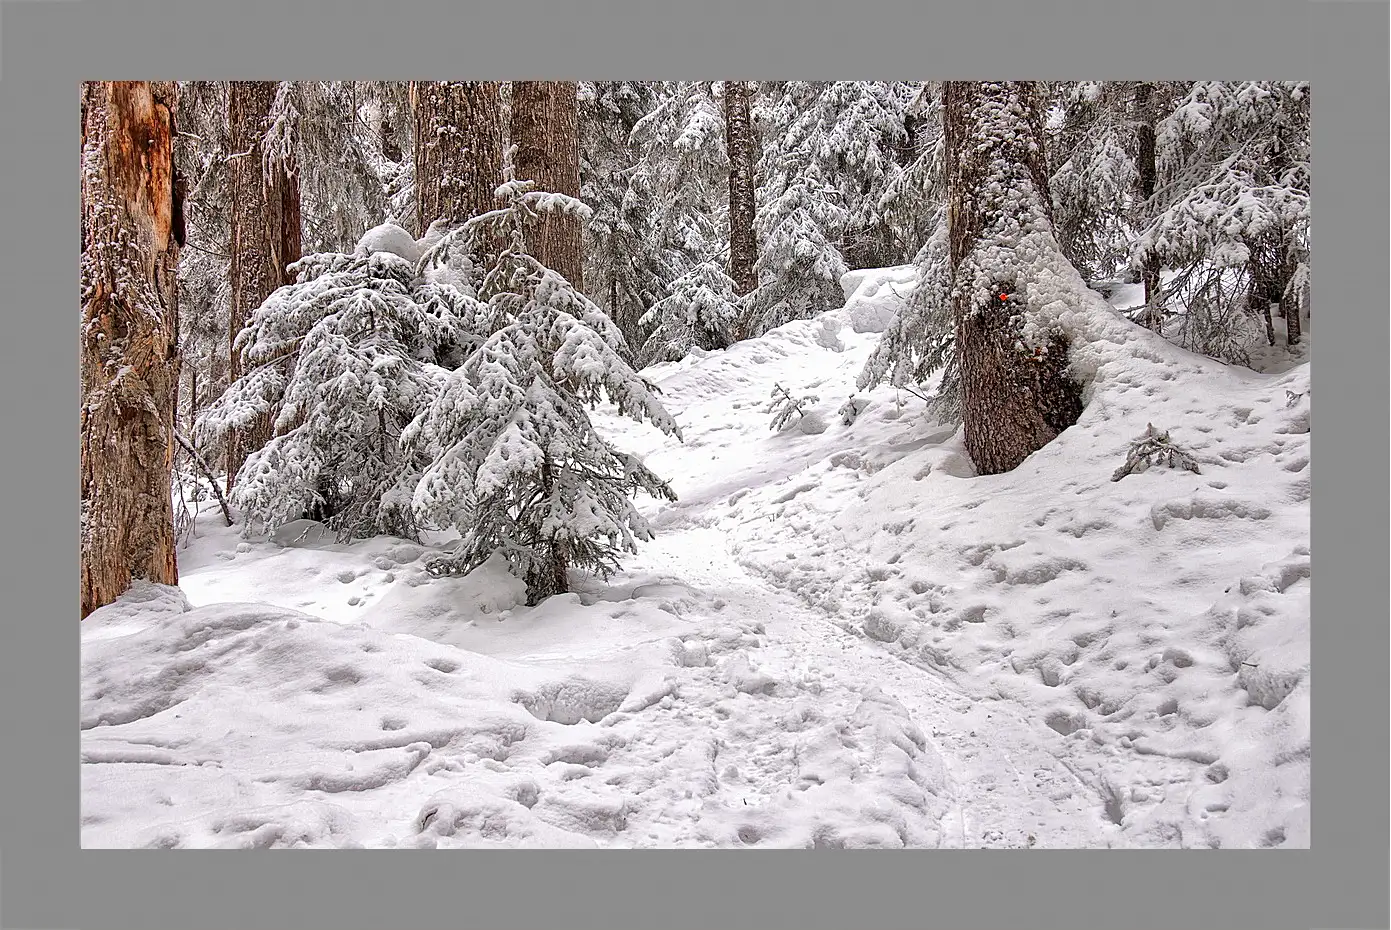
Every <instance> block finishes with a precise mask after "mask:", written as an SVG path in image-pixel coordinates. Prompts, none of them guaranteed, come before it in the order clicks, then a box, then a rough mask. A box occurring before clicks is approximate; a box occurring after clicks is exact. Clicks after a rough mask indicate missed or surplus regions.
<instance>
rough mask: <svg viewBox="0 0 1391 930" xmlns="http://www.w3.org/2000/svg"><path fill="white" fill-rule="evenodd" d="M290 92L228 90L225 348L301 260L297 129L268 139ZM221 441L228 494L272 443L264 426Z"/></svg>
mask: <svg viewBox="0 0 1391 930" xmlns="http://www.w3.org/2000/svg"><path fill="white" fill-rule="evenodd" d="M284 93H288V89H287V88H284V87H283V86H282V85H280V84H279V83H277V82H275V81H232V82H230V84H229V85H228V88H227V122H228V133H229V136H230V143H231V147H232V149H233V152H234V153H235V154H233V155H231V156H229V157H228V187H229V198H228V200H229V202H228V214H229V218H230V221H231V235H230V242H229V248H230V251H231V258H230V261H229V262H228V266H227V275H228V281H229V289H230V303H229V307H230V314H229V318H228V337H227V339H228V344H229V346H230V345H231V343H232V342H233V341H234V340H235V339H236V338H237V334H238V333H240V332H241V330H242V327H243V326H245V324H246V320H247V317H248V316H250V314H251V313H252V311H253V310H254V309H255V308H256V307H259V306H260V305H261V303H262V302H263V301H264V300H265V299H266V297H268V296H269V295H270V293H271V292H272V291H274V290H275V289H276V288H278V287H280V286H282V285H284V284H288V283H289V282H290V280H291V274H290V272H289V271H288V267H289V265H291V264H292V263H293V262H295V261H297V260H298V259H299V257H300V194H299V182H298V171H297V169H296V165H295V150H296V148H297V144H296V141H295V139H294V138H293V133H294V132H296V131H297V127H296V126H293V125H292V126H289V127H288V128H284V127H278V128H279V129H280V131H282V132H289V133H291V136H290V137H289V138H287V139H276V138H274V137H272V136H270V134H269V133H270V130H271V128H272V126H271V109H272V107H273V106H274V104H275V102H276V98H277V96H278V95H281V94H284ZM228 359H229V362H230V364H229V370H228V377H229V378H230V379H231V380H233V381H235V380H236V379H237V378H239V377H241V358H240V356H239V355H238V354H237V353H236V352H234V351H230V350H229V354H228ZM225 438H226V450H227V479H228V490H229V491H230V490H231V482H232V480H233V478H234V476H235V475H236V473H237V471H238V470H239V469H240V468H241V465H242V462H243V461H245V458H246V455H247V453H248V452H252V451H255V450H256V449H259V448H260V447H261V446H263V445H264V444H265V441H266V440H267V439H269V438H270V420H269V417H268V416H267V417H266V418H264V419H262V420H261V421H259V422H255V423H250V424H247V425H246V426H245V427H244V428H243V429H239V430H234V431H233V432H232V433H230V434H229V435H228V436H227V437H225Z"/></svg>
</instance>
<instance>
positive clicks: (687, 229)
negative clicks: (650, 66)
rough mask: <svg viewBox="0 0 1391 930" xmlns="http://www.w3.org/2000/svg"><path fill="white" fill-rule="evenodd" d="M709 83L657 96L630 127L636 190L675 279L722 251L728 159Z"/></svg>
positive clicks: (669, 87)
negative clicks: (644, 199)
mask: <svg viewBox="0 0 1391 930" xmlns="http://www.w3.org/2000/svg"><path fill="white" fill-rule="evenodd" d="M713 94H714V90H713V87H712V86H710V85H709V84H708V83H706V82H699V81H682V82H678V83H673V84H670V85H667V86H665V87H663V88H662V89H661V99H660V100H659V101H658V103H657V106H656V108H655V109H653V110H652V112H650V113H648V114H647V115H646V116H644V117H643V118H642V119H641V120H639V121H638V123H637V125H635V126H634V127H633V134H632V141H633V144H634V145H635V146H636V147H637V149H638V151H639V153H640V156H639V159H638V163H637V165H636V166H635V167H634V171H633V175H632V178H633V183H634V186H635V187H636V188H637V189H638V190H641V191H644V192H650V195H651V204H652V209H653V211H654V215H655V217H656V230H655V232H656V239H657V241H658V242H659V243H661V246H662V248H663V249H665V250H666V252H667V261H666V265H667V267H668V268H669V269H670V274H671V275H672V278H673V279H674V278H675V277H679V276H680V275H682V274H684V273H685V272H686V271H687V270H688V269H689V268H691V267H692V266H694V265H698V264H700V263H702V262H705V261H708V260H711V259H718V258H719V256H720V255H721V253H722V252H723V251H724V249H725V248H727V234H726V230H727V225H726V216H725V214H726V211H727V207H728V203H727V201H728V198H727V196H726V194H727V186H726V185H727V183H728V176H729V158H728V155H727V153H726V152H725V145H724V139H725V125H724V114H723V112H722V111H721V108H720V107H719V106H718V105H717V104H716V102H715V99H714V96H713Z"/></svg>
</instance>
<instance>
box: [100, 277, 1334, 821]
mask: <svg viewBox="0 0 1391 930" xmlns="http://www.w3.org/2000/svg"><path fill="white" fill-rule="evenodd" d="M844 283H845V286H846V290H847V293H848V294H850V297H849V300H848V302H847V305H846V306H845V307H844V308H840V309H838V310H836V311H833V312H831V313H828V314H824V315H823V316H822V317H820V318H818V319H816V320H812V321H805V322H797V323H791V324H788V325H787V326H784V327H781V328H780V329H778V330H775V331H773V332H771V333H769V334H767V335H766V336H764V337H762V338H760V339H757V340H750V341H748V342H744V343H740V344H738V345H736V346H735V347H733V348H732V349H730V350H727V351H724V352H715V353H708V354H707V353H702V352H697V353H695V355H694V356H691V357H688V358H687V359H685V360H683V361H681V362H677V363H671V364H665V365H660V366H656V367H654V368H652V369H649V370H648V374H649V377H652V378H653V379H654V380H656V381H657V382H658V384H659V386H660V387H661V389H662V391H663V394H662V400H663V403H664V404H665V405H666V407H667V409H669V410H670V411H671V412H672V413H673V414H674V415H675V416H676V417H677V419H678V421H679V422H680V424H681V427H682V430H683V432H684V434H685V437H686V441H685V443H684V445H683V444H678V443H676V442H674V441H673V440H671V439H669V438H668V437H665V436H663V435H662V434H661V433H660V432H658V431H657V430H655V429H653V428H651V427H647V426H642V425H637V424H633V423H632V422H630V421H627V420H625V419H622V418H619V417H617V416H614V415H612V411H603V410H601V411H600V412H599V414H598V416H597V417H596V422H598V423H599V424H600V426H601V428H602V429H603V430H604V431H605V432H606V433H607V434H608V435H609V436H610V438H612V439H613V440H614V441H615V442H616V443H617V444H618V445H619V446H620V447H621V448H624V449H626V450H628V451H633V452H637V453H639V454H642V455H644V456H645V458H646V461H647V464H648V465H649V466H651V467H652V468H653V469H654V470H655V471H656V472H657V473H658V474H659V475H661V476H663V477H664V478H667V479H669V480H670V482H671V484H672V486H673V487H674V488H675V489H676V490H677V492H678V493H679V494H680V500H678V501H677V502H675V503H674V504H669V505H668V504H659V503H657V502H652V501H644V502H643V503H642V507H643V509H644V511H645V512H646V513H647V515H648V516H649V518H650V519H652V520H653V522H654V526H655V528H656V530H657V532H658V534H659V535H658V538H657V540H656V541H655V542H653V543H649V544H647V545H645V546H644V547H643V548H642V551H641V553H640V554H639V555H638V556H636V557H633V558H631V559H629V560H628V561H627V562H626V563H625V565H624V570H623V572H622V573H621V574H620V575H619V576H616V577H615V578H613V579H611V580H610V581H609V582H608V583H602V582H600V581H598V580H596V579H588V578H576V582H577V584H576V588H577V590H576V593H573V594H569V595H565V596H561V597H556V598H552V599H551V600H549V601H547V602H546V603H544V604H542V605H541V606H539V607H536V608H527V607H524V606H521V604H522V601H523V598H522V590H521V587H520V585H519V584H518V583H517V582H516V581H515V579H512V578H510V577H509V576H507V575H506V573H505V571H504V570H503V569H502V568H501V567H500V566H499V565H497V564H496V563H492V564H489V565H487V566H485V567H484V568H482V569H480V570H479V571H478V572H475V573H474V574H473V575H471V576H469V577H467V578H461V579H460V578H443V579H435V578H431V577H429V576H428V575H426V574H425V572H424V569H423V563H424V561H425V560H426V559H427V558H428V557H429V552H430V549H431V548H432V547H431V546H421V545H415V544H412V543H408V542H404V541H401V540H395V539H386V538H379V539H374V540H367V541H364V542H360V543H356V544H353V545H350V546H340V545H336V544H334V543H332V542H331V541H330V540H328V539H325V538H323V537H321V536H319V535H318V534H317V533H316V532H315V531H314V529H313V527H312V526H311V527H308V532H306V533H304V534H303V535H300V530H303V529H305V528H306V527H294V528H291V529H290V530H288V531H285V532H282V533H281V534H279V535H278V539H277V540H272V541H266V540H249V541H248V540H242V539H240V538H239V537H238V536H237V535H236V533H237V531H236V530H235V529H226V528H224V527H222V526H221V525H220V521H218V520H217V519H216V518H215V516H214V513H213V512H212V511H209V512H208V513H206V515H205V516H203V517H202V518H201V519H200V521H199V524H198V528H197V534H198V537H197V538H196V539H195V540H194V541H193V543H192V544H191V545H190V546H189V547H188V548H186V549H184V550H183V551H182V552H181V554H180V555H181V561H180V571H181V585H180V587H181V590H176V589H168V588H158V587H154V586H149V585H141V586H138V587H137V588H136V589H134V590H133V591H132V592H131V593H130V594H129V595H128V596H127V597H125V598H124V599H122V601H120V602H118V603H117V604H114V605H112V606H110V607H107V608H104V609H103V610H101V611H98V612H97V613H94V614H93V615H92V616H90V617H89V618H88V619H87V620H86V621H84V623H83V629H82V666H83V668H82V727H83V730H82V741H81V744H82V762H83V767H82V775H83V778H82V840H83V845H84V846H85V847H88V848H92V847H130V846H155V847H199V846H233V847H236V846H327V847H341V846H367V847H383V846H441V847H445V846H509V847H510V846H608V847H633V846H726V847H745V846H762V847H839V846H852V847H857V846H888V847H897V846H944V847H1024V848H1045V847H1059V846H1072V847H1078V846H1116V847H1123V846H1184V847H1208V846H1226V847H1234V846H1235V847H1240V846H1245V847H1253V846H1286V847H1290V846H1296V847H1305V846H1308V845H1309V829H1310V812H1309V777H1310V731H1309V701H1310V692H1309V687H1310V683H1309V654H1310V647H1309V620H1310V608H1309V591H1310V587H1309V585H1310V578H1309V574H1310V572H1309V567H1310V551H1309V474H1310V472H1309V429H1310V420H1309V409H1310V408H1309V403H1310V402H1309V365H1308V363H1307V362H1301V363H1299V364H1296V365H1294V367H1291V368H1289V369H1288V370H1286V371H1283V372H1280V373H1277V374H1257V373H1254V372H1251V371H1243V370H1238V369H1233V368H1229V367H1227V366H1224V365H1222V364H1220V363H1217V362H1213V361H1210V360H1208V359H1204V358H1200V357H1197V356H1193V355H1191V354H1189V353H1186V352H1184V351H1182V350H1180V349H1177V348H1175V347H1173V346H1171V345H1169V344H1167V343H1164V342H1163V341H1162V340H1159V339H1158V338H1157V337H1153V336H1151V335H1150V334H1147V333H1144V332H1143V331H1141V330H1138V329H1136V330H1135V331H1134V332H1133V333H1128V334H1124V337H1125V338H1126V339H1129V340H1131V342H1130V343H1128V345H1130V346H1131V348H1133V349H1134V351H1133V352H1129V353H1122V354H1121V355H1120V356H1119V357H1118V359H1117V358H1112V360H1111V361H1109V362H1107V363H1105V364H1102V365H1101V366H1100V367H1099V368H1098V370H1097V374H1096V381H1095V384H1094V387H1093V389H1092V390H1091V391H1090V392H1089V402H1088V405H1087V409H1086V411H1085V412H1084V414H1083V417H1082V419H1081V421H1080V422H1079V423H1078V424H1077V425H1076V426H1075V427H1073V428H1072V429H1069V430H1067V431H1066V432H1065V433H1064V434H1062V436H1060V437H1059V438H1058V439H1057V440H1055V441H1054V442H1053V443H1051V444H1050V445H1049V446H1047V447H1046V448H1045V449H1043V450H1041V451H1040V452H1038V453H1037V454H1035V455H1033V456H1031V457H1030V458H1029V459H1028V460H1026V461H1025V462H1024V463H1023V465H1021V466H1020V467H1019V468H1018V469H1016V470H1015V471H1014V472H1011V473H1009V474H1006V475H999V476H993V477H974V476H973V469H972V468H971V464H970V461H969V459H968V458H967V456H966V454H965V451H964V449H963V447H962V444H961V438H960V434H959V432H958V431H954V430H953V429H951V428H950V427H944V426H942V425H940V424H935V423H932V422H930V421H928V420H926V419H925V418H924V417H923V415H922V406H923V404H922V401H921V400H919V399H918V398H916V397H913V396H911V395H909V394H906V393H900V392H896V391H894V390H893V389H890V388H884V389H879V390H875V391H873V392H868V393H861V394H857V392H856V391H855V389H854V382H855V377H856V375H857V374H858V372H859V370H860V367H861V366H862V365H863V363H864V360H865V358H866V357H867V355H868V353H869V352H870V350H871V349H872V348H873V346H874V343H875V341H876V340H877V338H878V333H879V332H880V331H881V330H882V329H883V328H884V326H885V325H886V324H887V322H888V320H889V319H890V318H891V315H892V314H893V313H894V312H895V311H896V309H897V306H898V301H899V299H900V298H899V296H898V295H899V294H901V293H906V292H907V289H908V288H909V287H911V283H912V271H911V269H907V268H898V269H882V270H877V271H871V272H852V273H851V274H850V275H847V276H846V279H845V282H844ZM1125 296H1126V295H1124V294H1118V295H1116V296H1115V297H1113V300H1115V301H1116V302H1117V304H1121V303H1122V302H1123V301H1124V299H1125ZM1305 352H1306V353H1307V350H1305ZM1300 357H1301V358H1307V354H1304V355H1302V356H1300ZM1296 361H1298V359H1296ZM1272 365H1274V362H1272ZM775 382H776V383H779V384H781V385H782V386H784V387H785V388H787V389H788V390H789V391H791V392H792V393H793V395H794V396H802V395H807V394H815V395H818V396H819V398H820V400H819V402H818V403H817V404H816V405H815V407H814V409H813V410H812V411H811V413H810V414H809V415H808V417H807V418H806V420H805V421H803V422H799V423H795V424H793V425H791V426H790V427H788V428H787V429H785V430H783V431H781V432H777V433H775V432H773V431H770V429H769V422H770V420H771V417H770V415H769V414H768V413H766V412H765V408H766V406H767V403H768V398H769V394H770V392H771V390H772V386H773V384H774V383H775ZM852 395H854V396H858V397H859V398H860V401H861V406H863V407H864V409H863V412H862V413H861V414H860V415H859V416H858V418H857V419H855V421H854V422H853V424H851V425H848V426H847V425H844V424H843V423H842V421H841V419H840V418H839V416H838V415H837V411H838V410H839V409H840V408H841V406H842V405H843V404H844V403H845V402H846V400H847V398H849V397H851V396H852ZM1148 423H1153V424H1154V425H1155V426H1156V427H1157V428H1159V429H1161V430H1164V429H1167V430H1170V431H1171V436H1172V438H1173V441H1174V442H1175V443H1177V444H1179V445H1180V446H1182V447H1183V448H1184V449H1186V450H1187V451H1188V452H1190V453H1191V454H1192V455H1194V456H1195V458H1196V459H1197V460H1198V462H1199V464H1200V468H1201V473H1200V474H1192V473H1190V472H1187V471H1178V470H1173V471H1171V470H1167V469H1163V468H1152V469H1150V470H1148V471H1145V472H1142V473H1138V474H1134V475H1130V476H1128V477H1125V478H1123V479H1122V480H1120V481H1112V480H1111V476H1112V473H1113V472H1114V471H1115V469H1116V468H1117V467H1118V466H1119V465H1120V464H1121V463H1122V461H1123V460H1124V458H1125V453H1126V450H1127V448H1128V444H1129V441H1130V440H1131V439H1133V438H1135V437H1138V436H1139V435H1141V434H1142V433H1143V432H1144V430H1145V428H1146V425H1147V424H1148Z"/></svg>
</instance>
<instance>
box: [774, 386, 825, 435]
mask: <svg viewBox="0 0 1391 930" xmlns="http://www.w3.org/2000/svg"><path fill="white" fill-rule="evenodd" d="M818 400H820V398H818V397H817V396H816V395H815V394H810V395H807V396H805V397H793V396H792V395H791V394H790V393H789V392H788V390H787V388H785V387H783V386H782V385H781V384H774V385H773V394H772V399H771V400H770V401H769V403H768V409H767V410H766V411H765V412H766V413H771V414H772V415H773V423H772V426H770V427H769V428H770V429H773V430H780V429H782V428H783V427H785V426H787V425H788V424H789V423H791V422H794V421H793V419H792V418H793V417H796V418H797V419H798V420H800V419H802V418H803V417H804V416H806V415H807V408H809V407H811V405H812V404H814V403H816V402H817V401H818Z"/></svg>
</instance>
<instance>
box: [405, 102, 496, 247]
mask: <svg viewBox="0 0 1391 930" xmlns="http://www.w3.org/2000/svg"><path fill="white" fill-rule="evenodd" d="M410 101H411V110H412V112H413V113H414V114H415V146H414V149H415V192H416V196H415V203H416V214H415V230H414V232H415V235H416V236H417V237H419V236H423V235H425V231H426V230H427V229H429V227H430V224H431V223H433V222H434V221H435V220H440V219H443V220H448V221H450V222H451V223H462V222H463V221H465V220H467V219H469V218H471V217H474V216H477V215H478V214H480V213H486V212H487V211H489V210H493V209H496V208H497V207H499V206H501V204H500V202H499V201H498V200H497V198H496V196H495V195H496V192H497V189H498V186H499V185H500V184H502V114H501V109H500V107H501V94H500V88H499V85H498V83H497V82H496V81H412V82H411V86H410ZM485 249H486V246H485Z"/></svg>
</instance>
